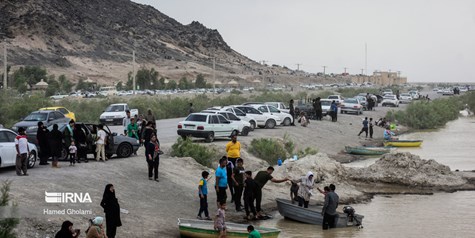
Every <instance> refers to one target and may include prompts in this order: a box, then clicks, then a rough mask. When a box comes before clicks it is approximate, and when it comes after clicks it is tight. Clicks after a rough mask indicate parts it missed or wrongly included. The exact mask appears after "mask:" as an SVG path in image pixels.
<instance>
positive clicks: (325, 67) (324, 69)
mask: <svg viewBox="0 0 475 238" xmlns="http://www.w3.org/2000/svg"><path fill="white" fill-rule="evenodd" d="M322 67H323V77H325V71H326V69H327V67H328V66H322Z"/></svg>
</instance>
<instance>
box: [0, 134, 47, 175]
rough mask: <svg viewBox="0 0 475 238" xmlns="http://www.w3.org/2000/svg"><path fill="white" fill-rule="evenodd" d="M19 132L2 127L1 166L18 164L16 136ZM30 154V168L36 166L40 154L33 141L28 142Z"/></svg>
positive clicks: (0, 140)
mask: <svg viewBox="0 0 475 238" xmlns="http://www.w3.org/2000/svg"><path fill="white" fill-rule="evenodd" d="M16 136H17V134H16V133H15V132H14V131H12V130H8V129H3V128H0V168H4V167H11V166H15V164H16V155H17V151H16V147H15V137H16ZM28 148H29V149H30V156H29V157H28V163H27V167H28V168H33V167H35V163H36V159H37V156H38V149H37V148H36V146H35V145H34V144H33V143H28Z"/></svg>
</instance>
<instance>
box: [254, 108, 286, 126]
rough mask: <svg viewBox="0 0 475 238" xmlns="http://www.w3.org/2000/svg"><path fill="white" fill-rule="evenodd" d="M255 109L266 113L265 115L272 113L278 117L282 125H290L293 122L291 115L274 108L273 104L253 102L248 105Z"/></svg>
mask: <svg viewBox="0 0 475 238" xmlns="http://www.w3.org/2000/svg"><path fill="white" fill-rule="evenodd" d="M250 106H252V107H254V108H255V109H257V110H259V111H260V112H262V113H264V114H267V115H274V116H277V117H279V119H280V121H281V124H282V125H284V126H290V125H291V124H292V123H293V118H292V115H290V114H289V113H286V112H282V111H280V110H279V109H277V108H275V107H274V106H271V105H268V104H253V105H250Z"/></svg>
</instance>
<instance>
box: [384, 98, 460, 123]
mask: <svg viewBox="0 0 475 238" xmlns="http://www.w3.org/2000/svg"><path fill="white" fill-rule="evenodd" d="M462 105H463V103H462V101H461V100H460V99H459V98H458V97H452V98H446V99H436V100H433V101H415V102H413V103H411V104H409V105H408V106H407V108H406V110H404V111H397V112H396V111H393V110H391V111H389V112H388V113H387V114H386V118H388V119H389V120H391V121H394V120H397V121H398V122H399V123H400V124H402V125H405V126H408V127H411V128H414V129H435V128H439V127H442V126H444V125H445V124H446V123H447V122H449V121H451V120H455V119H457V118H458V116H459V111H460V110H461V109H462Z"/></svg>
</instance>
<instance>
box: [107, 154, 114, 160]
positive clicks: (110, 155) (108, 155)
mask: <svg viewBox="0 0 475 238" xmlns="http://www.w3.org/2000/svg"><path fill="white" fill-rule="evenodd" d="M113 155H114V154H106V157H107V159H111V158H112V156H113Z"/></svg>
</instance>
